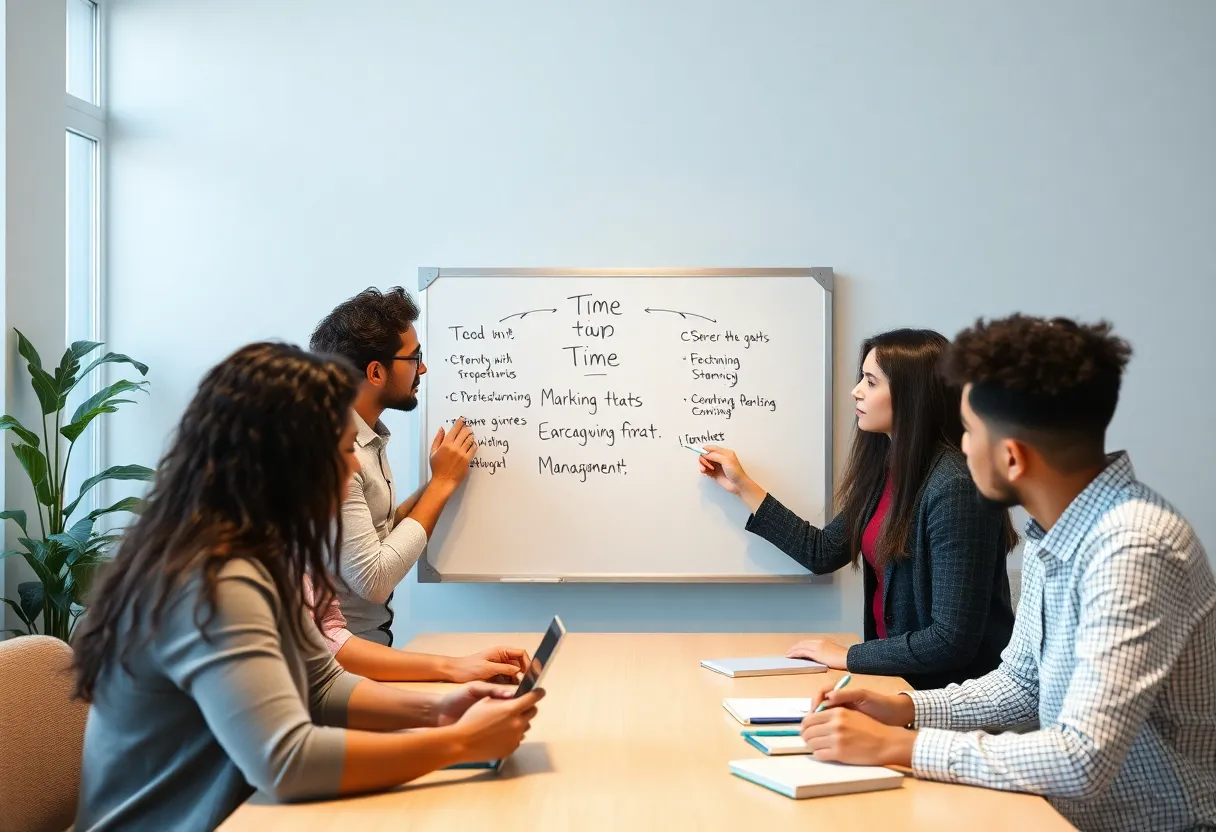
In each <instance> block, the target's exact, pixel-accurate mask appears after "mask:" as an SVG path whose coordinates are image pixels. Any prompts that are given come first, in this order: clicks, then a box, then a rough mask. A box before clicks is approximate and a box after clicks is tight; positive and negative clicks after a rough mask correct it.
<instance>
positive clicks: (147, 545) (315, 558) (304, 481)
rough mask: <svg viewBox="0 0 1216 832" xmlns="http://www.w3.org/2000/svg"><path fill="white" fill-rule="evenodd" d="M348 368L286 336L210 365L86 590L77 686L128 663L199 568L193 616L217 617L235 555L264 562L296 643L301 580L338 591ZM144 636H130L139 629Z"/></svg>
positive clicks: (320, 596)
mask: <svg viewBox="0 0 1216 832" xmlns="http://www.w3.org/2000/svg"><path fill="white" fill-rule="evenodd" d="M355 389H356V388H355V376H354V369H353V368H352V367H350V365H349V364H348V363H347V362H345V361H344V360H341V359H330V358H323V357H319V356H315V355H312V354H310V353H307V352H304V351H303V350H301V349H299V348H298V347H293V346H289V345H285V344H267V343H262V344H250V345H249V346H246V347H243V348H242V349H240V350H238V351H237V352H235V353H234V354H233V355H231V356H229V357H228V358H227V359H225V360H224V361H222V362H221V363H220V364H219V365H218V366H216V367H215V368H214V369H212V370H211V371H210V372H209V373H208V374H207V375H206V377H205V378H204V379H203V381H202V383H201V384H200V385H199V388H198V392H197V393H196V394H195V396H194V400H193V401H192V402H191V403H190V406H189V407H188V408H187V409H186V412H185V415H184V416H182V420H181V423H180V425H179V426H178V428H177V433H176V437H175V439H174V440H173V443H172V446H171V447H170V448H169V450H168V452H167V453H166V454H165V455H164V457H163V458H162V459H161V462H160V466H159V468H158V469H157V473H156V481H155V483H154V485H153V487H152V490H151V492H150V494H149V496H148V500H147V505H146V507H145V510H144V513H143V516H142V517H140V519H139V520H138V521H137V522H136V523H135V524H134V525H133V526H132V527H131V528H130V529H129V530H128V531H127V533H126V534H125V535H124V537H123V539H122V542H121V544H120V545H119V549H118V552H117V554H116V555H115V558H114V561H113V562H112V563H111V564H108V565H107V568H106V569H105V570H104V572H103V574H102V575H101V576H100V579H99V580H98V582H97V584H96V585H95V586H94V587H93V592H92V596H93V597H92V602H91V605H90V606H89V609H88V613H87V615H86V616H85V620H84V622H83V623H82V625H81V628H80V631H79V632H78V633H77V635H76V638H75V640H74V643H73V645H72V646H73V649H74V650H75V654H76V674H77V678H76V695H77V696H78V697H80V698H82V699H85V700H86V701H88V700H91V699H92V696H93V692H94V689H95V686H96V684H97V680H98V678H99V676H100V675H101V674H102V673H103V672H105V671H107V670H108V669H110V666H111V665H112V664H113V663H114V662H115V661H117V662H118V663H119V665H120V666H121V667H122V668H123V669H124V670H126V669H127V668H128V659H129V658H130V656H131V655H132V653H133V651H135V650H137V649H138V648H139V647H140V646H142V645H146V644H147V640H148V639H150V638H151V637H152V634H153V633H154V632H155V630H156V627H157V626H158V625H159V623H160V620H161V616H162V614H163V612H164V610H165V607H166V604H167V603H168V602H169V601H170V600H172V597H173V595H174V593H175V592H176V591H179V590H180V588H181V586H182V584H183V582H184V581H186V580H187V579H188V578H191V577H193V576H195V575H199V576H201V586H202V590H201V592H200V593H199V595H198V598H197V600H196V602H195V607H194V620H195V622H196V623H197V624H199V625H200V626H203V625H204V624H205V623H206V622H207V621H209V620H210V619H211V618H212V617H213V616H214V615H215V597H216V595H215V592H216V583H217V580H218V574H219V572H220V570H221V569H222V568H223V566H224V565H225V563H227V562H228V560H229V559H231V558H236V557H240V558H247V559H249V560H253V561H256V562H258V563H260V564H261V565H262V566H263V567H265V569H266V571H267V572H268V573H269V574H270V576H271V578H272V579H273V581H274V584H275V587H276V589H277V590H278V594H279V597H280V598H282V599H283V602H284V604H285V605H286V610H287V620H288V621H289V622H290V623H291V627H292V634H293V636H294V637H295V638H297V639H303V638H304V632H303V627H302V625H301V624H300V621H301V613H302V612H303V610H304V598H303V591H302V584H303V579H304V576H305V575H309V576H310V577H311V578H312V580H313V585H314V587H315V592H316V596H317V599H316V600H317V605H316V607H317V609H325V607H326V606H328V604H329V602H330V601H331V600H332V599H333V597H334V591H335V587H334V583H333V579H332V578H331V577H330V576H331V575H332V574H334V573H336V572H337V569H338V556H337V547H336V545H335V544H336V540H337V536H338V535H339V534H340V533H341V530H340V528H339V523H338V519H337V507H338V505H339V502H340V500H341V495H342V486H343V480H344V476H345V466H344V463H343V460H342V456H341V450H340V448H339V446H338V443H339V440H340V438H341V436H342V433H343V431H344V430H345V429H346V426H347V424H348V420H349V418H350V408H351V405H352V404H353V403H354V398H355ZM145 620H146V622H147V624H148V626H147V627H146V628H144V630H143V632H144V633H145V636H144V639H143V640H136V639H132V638H130V637H129V636H128V635H127V634H128V633H136V632H140V631H141V629H140V628H141V624H142V623H143V622H144V621H145Z"/></svg>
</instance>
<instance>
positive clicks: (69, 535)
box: [47, 517, 95, 572]
mask: <svg viewBox="0 0 1216 832" xmlns="http://www.w3.org/2000/svg"><path fill="white" fill-rule="evenodd" d="M94 522H95V518H93V517H86V518H84V519H83V520H80V521H78V522H76V523H74V524H73V525H72V528H70V529H68V530H67V531H66V532H63V533H62V534H53V535H50V536H49V537H48V538H47V540H48V541H54V542H55V543H58V544H59V545H60V546H62V547H64V548H65V549H67V550H68V551H69V552H83V551H84V550H85V549H87V548H88V547H89V538H91V537H92V535H93V523H94ZM52 571H55V572H57V571H58V570H52Z"/></svg>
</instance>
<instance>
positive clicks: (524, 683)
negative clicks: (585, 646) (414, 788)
mask: <svg viewBox="0 0 1216 832" xmlns="http://www.w3.org/2000/svg"><path fill="white" fill-rule="evenodd" d="M565 635H566V627H565V625H564V624H562V620H561V618H559V617H558V616H556V615H555V616H553V621H551V622H550V623H549V629H548V630H546V631H545V637H544V638H542V639H541V642H540V647H537V648H536V653H535V654H534V655H533V656H532V662H531V663H530V664H529V665H528V670H527V671H526V672H525V673H524V678H523V679H521V680H520V682H519V687H517V688H516V689H515V696H514V698H515V699H518V698H519V697H521V696H523V695H524V694H526V693H528V692H529V691H531V690H532V689H533V688H535V687H537V686H538V685H539V684H540V681H541V679H543V678H544V676H545V671H547V670H548V669H549V665H550V664H552V662H553V657H554V656H555V655H557V648H558V647H559V646H560V645H561V643H562V637H563V636H565ZM506 762H507V758H506V757H503V758H502V759H501V760H488V761H486V762H484V763H460V764H457V765H454V766H449V768H453V769H459V768H467V769H493V770H494V771H495V772H499V771H502V767H503V764H504V763H506Z"/></svg>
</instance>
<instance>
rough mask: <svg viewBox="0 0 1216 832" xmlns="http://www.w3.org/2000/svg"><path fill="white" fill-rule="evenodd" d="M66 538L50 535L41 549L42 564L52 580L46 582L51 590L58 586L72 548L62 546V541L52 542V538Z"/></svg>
mask: <svg viewBox="0 0 1216 832" xmlns="http://www.w3.org/2000/svg"><path fill="white" fill-rule="evenodd" d="M61 537H66V535H58V534H56V535H52V536H51V537H48V538H47V539H46V544H45V547H44V548H43V554H42V564H43V566H45V567H46V571H47V572H48V573H49V574H50V575H51V578H52V580H50V581H46V583H47V585H48V586H51V587H52V589H53V588H54V585H58V583H59V581H60V580H61V579H62V577H63V574H62V573H63V566H64V564H65V563H67V560H68V556H69V555H71V554H72V551H73V550H72V547H71V546H68V545H66V544H64V542H63V541H62V540H54V539H52V538H61Z"/></svg>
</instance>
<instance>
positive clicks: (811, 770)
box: [730, 756, 904, 800]
mask: <svg viewBox="0 0 1216 832" xmlns="http://www.w3.org/2000/svg"><path fill="white" fill-rule="evenodd" d="M730 773H731V774H733V775H735V776H736V777H742V778H743V779H744V780H747V781H750V782H752V783H755V784H756V785H757V786H764V787H765V788H766V789H772V790H773V791H775V792H777V793H778V794H783V795H785V796H786V797H792V798H794V799H795V800H802V799H803V798H807V797H826V796H828V795H833V794H856V793H857V792H874V791H879V790H881V789H898V788H899V787H900V786H902V785H903V781H904V776H903V775H902V774H900V773H899V772H898V771H891V770H890V769H888V768H880V767H879V766H846V765H844V764H843V763H824V762H820V761H819V760H816V759H814V758H813V757H807V756H793V757H760V758H758V759H754V760H732V761H731V763H730Z"/></svg>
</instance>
